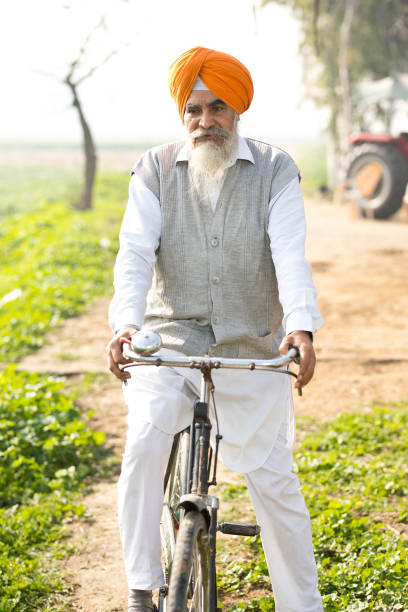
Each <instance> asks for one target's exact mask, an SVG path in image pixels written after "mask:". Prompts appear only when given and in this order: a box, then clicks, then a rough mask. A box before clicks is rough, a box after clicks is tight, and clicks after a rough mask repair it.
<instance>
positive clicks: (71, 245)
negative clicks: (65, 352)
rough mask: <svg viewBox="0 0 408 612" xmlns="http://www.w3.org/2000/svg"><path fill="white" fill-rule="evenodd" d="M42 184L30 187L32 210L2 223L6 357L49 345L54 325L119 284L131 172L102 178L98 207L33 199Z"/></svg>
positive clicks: (1, 344) (1, 323)
mask: <svg viewBox="0 0 408 612" xmlns="http://www.w3.org/2000/svg"><path fill="white" fill-rule="evenodd" d="M37 189H38V187H36V186H33V190H28V191H29V194H30V195H29V196H27V199H26V207H27V208H28V209H32V211H27V212H21V213H20V214H16V215H8V216H7V217H5V218H3V221H2V223H1V228H0V304H1V306H2V307H1V311H0V329H1V331H2V335H1V336H0V362H9V361H16V360H18V359H19V358H20V357H21V356H22V355H24V354H27V353H29V352H32V351H33V350H35V349H36V348H38V347H39V346H42V344H43V342H44V334H45V332H46V331H47V330H48V329H49V328H50V327H51V326H53V325H55V324H56V323H58V322H59V321H61V320H62V319H64V318H66V317H72V316H75V315H76V314H78V313H79V312H81V311H82V310H84V309H85V308H87V307H89V304H90V302H91V300H92V299H93V298H94V297H95V296H96V295H101V294H103V293H104V292H107V291H109V288H110V287H111V284H112V264H113V259H114V256H115V253H116V251H117V246H118V245H117V236H118V229H119V222H120V219H121V216H122V214H123V210H124V204H125V201H126V196H127V177H126V175H109V174H104V175H102V176H100V177H99V179H98V182H97V185H96V194H95V196H96V197H95V208H94V210H92V211H87V212H82V213H80V212H75V211H73V210H71V209H70V208H69V207H67V206H66V205H65V204H64V203H63V202H62V201H61V200H52V199H51V201H50V200H48V201H47V200H45V199H44V198H43V199H41V198H40V199H38V200H37V201H35V200H32V197H33V196H32V195H31V194H33V193H35V192H36V191H37ZM63 189H64V187H63V185H62V184H61V185H60V190H63ZM34 190H35V191H34ZM26 191H27V187H26V186H25V185H24V193H26ZM17 192H18V187H17ZM57 192H58V190H57Z"/></svg>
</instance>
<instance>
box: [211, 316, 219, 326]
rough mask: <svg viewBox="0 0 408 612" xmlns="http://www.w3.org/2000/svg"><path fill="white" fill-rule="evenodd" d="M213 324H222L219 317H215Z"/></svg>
mask: <svg viewBox="0 0 408 612" xmlns="http://www.w3.org/2000/svg"><path fill="white" fill-rule="evenodd" d="M212 322H213V323H214V325H218V323H219V322H220V319H219V318H218V317H217V316H215V317H213V318H212Z"/></svg>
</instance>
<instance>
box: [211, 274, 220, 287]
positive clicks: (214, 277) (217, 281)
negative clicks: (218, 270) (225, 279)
mask: <svg viewBox="0 0 408 612" xmlns="http://www.w3.org/2000/svg"><path fill="white" fill-rule="evenodd" d="M212 282H213V284H214V285H218V283H219V282H220V277H219V276H213V277H212Z"/></svg>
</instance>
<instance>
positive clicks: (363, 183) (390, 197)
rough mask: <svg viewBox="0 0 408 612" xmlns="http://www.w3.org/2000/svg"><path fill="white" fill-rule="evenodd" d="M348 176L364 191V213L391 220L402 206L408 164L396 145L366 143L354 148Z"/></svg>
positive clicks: (407, 175)
mask: <svg viewBox="0 0 408 612" xmlns="http://www.w3.org/2000/svg"><path fill="white" fill-rule="evenodd" d="M347 178H348V179H351V181H352V184H353V187H354V188H355V189H357V191H358V192H359V194H360V198H359V200H360V202H359V203H360V206H361V209H362V214H363V216H365V217H374V218H375V219H387V218H388V217H390V216H391V215H393V214H394V213H395V212H396V211H397V210H398V209H399V208H400V207H401V205H402V198H403V196H404V193H405V188H406V185H407V178H408V164H407V162H406V160H405V159H404V157H403V155H402V153H400V152H399V151H398V149H397V148H396V147H395V146H393V145H389V144H379V143H365V144H362V145H358V146H356V147H354V148H353V149H352V151H351V153H350V156H349V161H348V169H347Z"/></svg>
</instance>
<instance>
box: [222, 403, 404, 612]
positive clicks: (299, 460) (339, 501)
mask: <svg viewBox="0 0 408 612" xmlns="http://www.w3.org/2000/svg"><path fill="white" fill-rule="evenodd" d="M307 428H308V429H309V431H308V433H307V434H306V435H305V436H304V439H303V440H302V441H301V444H300V446H299V448H298V451H297V453H296V458H295V461H296V463H295V469H296V470H297V471H298V472H299V477H300V481H301V484H302V489H303V493H304V495H305V499H306V504H307V506H308V508H309V511H310V514H311V519H312V531H313V541H314V547H315V555H316V560H317V565H318V570H319V588H320V592H321V594H322V597H323V606H324V610H325V612H340V611H341V612H344V611H349V612H357V611H370V610H372V611H375V612H381V611H383V612H393V611H397V610H400V611H405V612H406V611H407V610H408V606H407V601H408V541H407V540H406V539H403V538H402V537H401V536H400V535H399V526H400V527H403V525H405V524H407V523H408V479H407V475H408V461H407V457H408V403H406V402H405V403H404V402H401V403H399V404H393V405H390V406H382V407H377V408H374V409H373V410H372V412H370V413H368V414H345V415H342V416H340V417H338V418H337V419H336V420H335V421H333V422H330V423H326V424H321V423H314V422H307ZM232 489H234V491H233V490H232ZM232 489H231V488H230V490H227V491H226V493H225V492H224V495H225V494H226V495H227V497H228V499H233V500H234V501H235V500H236V499H237V498H238V497H241V498H242V494H243V492H242V485H239V486H238V487H236V486H233V487H232ZM235 489H236V490H235ZM244 501H245V500H244ZM244 548H245V550H244V553H243V554H241V555H239V556H238V558H239V561H236V560H232V561H230V562H229V563H228V564H227V565H226V566H224V567H223V569H222V571H221V572H220V574H219V578H218V579H219V584H220V586H221V588H222V593H223V594H224V597H227V598H228V597H229V598H230V599H232V600H234V601H235V603H233V604H232V605H231V606H230V607H228V608H224V609H226V610H231V611H238V610H246V611H259V610H267V611H270V610H274V603H273V597H272V596H270V595H267V594H266V595H265V593H267V590H268V571H267V567H266V562H265V558H264V556H263V551H262V546H261V543H260V540H259V539H258V538H251V539H247V541H246V543H245V544H244ZM222 552H225V548H224V545H223V546H222ZM243 558H244V559H245V558H246V560H243ZM259 589H261V590H262V593H263V596H260V597H257V598H255V599H254V598H253V599H252V602H251V603H249V604H248V603H241V602H240V601H239V600H240V599H241V600H242V599H244V600H246V601H248V600H250V599H251V592H256V591H257V590H259ZM221 599H222V596H221Z"/></svg>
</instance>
